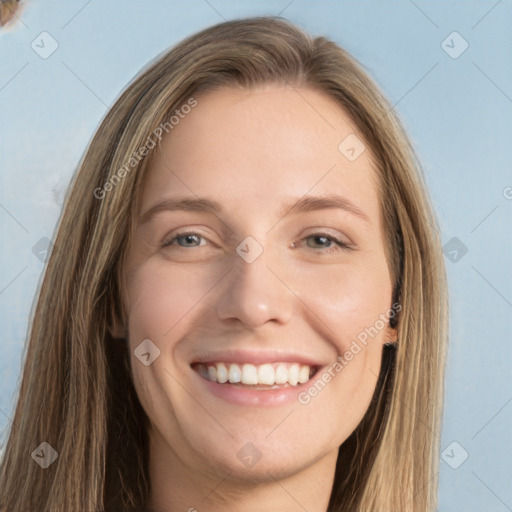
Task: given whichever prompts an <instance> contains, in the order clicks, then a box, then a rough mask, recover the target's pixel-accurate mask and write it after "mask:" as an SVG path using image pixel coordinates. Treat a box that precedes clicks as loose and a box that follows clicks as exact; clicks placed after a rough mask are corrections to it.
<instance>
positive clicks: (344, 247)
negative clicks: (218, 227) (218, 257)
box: [162, 231, 352, 254]
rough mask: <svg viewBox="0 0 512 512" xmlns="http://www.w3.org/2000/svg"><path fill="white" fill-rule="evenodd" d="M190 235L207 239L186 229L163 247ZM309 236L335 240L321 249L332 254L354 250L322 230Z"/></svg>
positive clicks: (306, 238)
mask: <svg viewBox="0 0 512 512" xmlns="http://www.w3.org/2000/svg"><path fill="white" fill-rule="evenodd" d="M189 235H194V236H197V237H199V238H203V239H205V240H207V239H206V238H205V237H204V236H202V235H199V234H198V233H194V232H193V231H185V232H183V233H177V234H176V235H174V237H173V238H171V239H170V240H168V241H166V242H164V243H163V244H162V247H169V246H171V245H172V244H173V243H174V242H176V240H177V239H178V238H182V237H185V236H189ZM309 238H326V239H327V240H329V241H331V242H334V243H335V244H336V246H334V247H327V248H325V249H323V250H322V251H321V252H323V253H327V254H332V253H333V252H337V251H339V250H352V248H351V247H350V246H349V245H348V244H346V243H345V242H342V241H341V240H340V239H339V238H336V237H335V236H332V235H328V234H327V233H321V232H320V233H313V234H311V235H309V236H307V237H305V238H303V239H302V241H304V240H308V239H309ZM180 247H181V246H180ZM191 247H193V246H191ZM196 247H198V246H196ZM181 248H182V249H187V247H181ZM320 249H322V248H320Z"/></svg>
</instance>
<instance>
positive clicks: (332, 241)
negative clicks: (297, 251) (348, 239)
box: [293, 233, 351, 254]
mask: <svg viewBox="0 0 512 512" xmlns="http://www.w3.org/2000/svg"><path fill="white" fill-rule="evenodd" d="M304 240H314V241H315V242H316V243H318V244H320V245H323V247H318V246H317V247H312V246H311V245H308V247H312V248H313V249H323V251H321V252H324V253H329V254H330V253H333V252H337V251H340V250H344V249H346V250H350V249H351V247H350V246H349V245H348V244H346V243H345V242H343V241H341V240H340V239H339V238H336V237H335V236H333V235H328V234H327V233H313V234H312V235H309V236H307V237H305V238H303V241H304ZM326 243H329V245H328V246H326V245H325V244H326ZM293 246H294V247H295V244H293Z"/></svg>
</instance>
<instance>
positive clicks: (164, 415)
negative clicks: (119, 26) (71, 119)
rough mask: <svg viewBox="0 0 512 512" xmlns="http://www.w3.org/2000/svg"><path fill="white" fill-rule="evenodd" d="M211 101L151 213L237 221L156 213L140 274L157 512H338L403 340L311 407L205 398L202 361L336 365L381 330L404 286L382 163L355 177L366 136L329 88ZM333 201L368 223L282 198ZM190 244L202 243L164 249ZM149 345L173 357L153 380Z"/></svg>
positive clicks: (177, 138) (167, 160) (162, 151)
mask: <svg viewBox="0 0 512 512" xmlns="http://www.w3.org/2000/svg"><path fill="white" fill-rule="evenodd" d="M197 99H198V105H197V106H196V107H195V108H194V109H193V110H192V111H191V112H190V113H189V114H188V115H187V116H186V117H185V118H184V119H182V120H181V121H180V123H179V124H178V125H177V126H175V127H174V129H173V131H172V132H170V134H169V135H167V136H166V137H164V138H163V140H162V142H161V143H160V144H159V146H158V147H157V148H156V149H155V150H154V151H155V154H154V155H153V156H154V160H153V162H152V164H151V168H150V170H149V172H148V174H147V175H146V178H145V184H144V189H143V196H142V206H141V212H142V213H144V212H146V211H147V210H148V209H149V208H151V207H152V206H153V205H155V204H156V203H158V202H160V201H161V200H163V199H168V198H173V197H177V196H182V195H186V196H189V197H190V196H192V197H194V196H199V197H208V198H210V199H215V200H218V201H219V202H220V203H221V204H222V206H223V208H224V211H223V212H220V213H217V214H214V213H210V212H183V211H164V212H160V213H158V214H156V215H155V216H154V217H152V219H151V220H149V221H148V222H146V223H142V224H139V225H138V227H137V229H136V232H135V236H134V238H133V239H132V241H131V244H130V246H129V248H128V252H127V258H126V260H125V267H124V268H125V275H126V289H125V290H124V292H125V307H126V311H127V312H128V324H129V325H128V326H127V331H128V338H129V343H130V349H131V353H132V360H131V364H132V373H133V379H134V383H135V387H136V390H137V394H138V396H139V399H140V402H141V404H142V406H143V407H144V409H145V411H146V413H147V415H148V417H149V418H150V422H151V427H150V432H149V436H150V475H151V485H152V493H151V501H150V505H151V508H152V510H155V511H162V512H179V511H187V510H190V511H193V510H194V509H195V510H197V511H199V512H202V511H208V512H216V511H219V512H220V511H223V512H234V511H244V512H255V511H261V510H280V511H283V512H287V511H290V512H291V511H294V512H295V511H296V510H298V509H301V508H300V507H302V508H304V509H306V510H308V511H309V512H320V511H322V512H325V510H326V508H327V504H328V501H329V497H330V493H331V489H332V484H333V480H334V469H335V464H336V459H337V454H338V447H339V446H340V445H341V444H342V443H343V441H344V440H345V439H346V438H347V437H348V436H349V435H350V433H351V432H353V430H354V429H355V428H356V426H357V425H358V423H359V422H360V420H361V419H362V417H363V416H364V413H365V412H366V410H367V408H368V405H369V403H370V399H371V397H372V394H373V392H374V389H375V385H376V381H377V375H378V373H379V368H380V362H381V355H382V345H383V343H385V342H387V341H393V340H395V339H396V333H394V332H393V331H391V329H390V328H389V327H388V326H386V327H385V328H382V329H381V330H380V331H379V333H378V335H377V336H375V337H373V338H371V337H369V338H368V343H367V345H366V346H364V345H362V344H360V345H361V350H360V352H359V353H358V354H357V355H354V357H353V359H352V360H351V361H349V362H348V363H347V364H346V365H345V366H344V368H343V369H342V370H341V371H339V372H337V373H336V374H335V377H334V378H332V380H331V381H330V382H329V383H328V384H327V385H326V386H325V387H324V388H323V390H322V391H321V392H320V393H318V394H317V396H315V397H313V398H311V400H310V402H309V403H308V404H306V405H304V404H301V403H299V402H298V401H296V400H293V402H291V403H289V404H285V405H282V406H277V407H264V406H241V405H235V404H233V403H230V402H228V401H225V400H223V399H221V398H219V397H217V396H214V395H212V394H211V393H209V392H207V391H205V387H204V385H203V382H202V380H201V379H200V378H199V377H198V376H197V374H196V373H195V372H194V371H193V370H192V369H191V367H190V361H191V360H192V359H193V358H194V357H195V356H197V355H199V354H203V353H204V352H206V351H210V350H212V349H213V350H221V349H232V348H241V349H254V350H258V349H262V350H264V349H278V350H288V351H293V352H295V353H299V354H305V355H311V356H312V357H314V358H315V359H316V360H318V361H321V362H322V363H323V364H325V365H330V364H332V363H333V362H334V361H335V360H336V358H337V357H338V356H342V355H343V354H344V353H346V351H347V350H348V349H349V348H350V346H351V344H352V343H353V341H354V340H355V339H356V337H357V335H358V334H360V333H361V332H362V331H364V330H365V328H368V327H370V326H373V325H375V323H376V321H377V320H378V319H379V315H382V314H384V313H385V312H386V311H387V310H388V309H389V307H390V306H391V302H392V284H391V279H390V274H389V269H388V264H387V261H386V256H385V252H384V243H385V240H384V234H383V233H384V231H383V225H382V218H381V212H380V207H379V197H378V192H377V189H376V183H375V176H374V172H375V171H374V170H373V167H372V160H371V155H370V152H369V150H366V151H364V152H363V153H362V154H361V155H360V156H359V158H357V159H356V160H355V161H353V162H351V161H349V160H348V159H347V158H346V157H345V156H344V155H343V154H342V153H341V152H340V151H339V150H338V144H339V143H340V142H341V141H342V140H343V139H345V137H347V136H348V135H350V134H353V133H357V131H356V129H355V126H354V124H353V123H352V122H351V120H350V119H349V118H348V116H347V115H346V114H345V113H344V112H343V111H342V110H341V109H340V108H339V107H338V106H337V105H336V104H335V103H334V102H333V101H332V100H331V99H330V98H328V97H327V96H325V95H324V94H323V93H320V92H317V91H314V90H310V89H301V90H294V89H292V88H288V87H281V86H266V87H261V88H258V89H251V90H240V89H221V90H218V91H213V92H208V93H206V94H204V95H203V96H200V97H198V98H197ZM333 192H336V193H338V194H341V195H343V196H344V197H346V198H348V199H350V200H351V201H352V202H353V203H355V204H356V205H357V206H358V207H359V208H360V209H361V210H362V211H363V212H364V213H365V214H366V216H367V217H368V219H367V221H366V220H364V219H362V218H360V217H358V216H356V215H354V214H353V213H351V212H348V211H345V210H342V209H323V210H319V211H310V212H301V213H297V214H288V215H283V213H282V212H280V206H279V205H280V203H281V202H282V201H284V202H291V203H293V202H294V201H296V200H297V199H299V198H301V197H302V196H304V195H305V194H306V195H309V196H312V195H315V196H316V195H318V196H319V195H326V194H331V193H333ZM178 230H179V231H180V232H183V231H185V232H188V231H193V232H194V233H196V234H197V235H199V237H198V238H193V239H192V240H190V239H188V240H187V239H186V237H185V238H184V237H182V238H181V239H179V241H177V240H175V241H174V243H173V244H172V245H170V246H167V247H162V244H163V243H164V242H166V241H169V240H170V239H172V238H173V237H174V236H175V234H176V232H177V231H178ZM319 232H320V233H326V234H327V235H331V236H334V237H338V238H340V239H341V240H342V241H344V242H345V243H347V244H348V245H349V247H350V249H343V248H341V247H338V246H337V245H336V244H335V243H334V242H332V241H330V240H329V239H322V238H321V237H320V238H318V237H315V236H313V235H314V234H316V233H319ZM248 236H251V237H253V238H254V239H255V240H256V241H257V242H258V243H259V244H260V246H261V247H262V248H263V253H262V254H261V255H260V256H259V257H258V258H257V259H256V260H255V261H253V262H252V263H247V262H246V261H245V260H244V259H242V258H241V257H240V256H239V255H238V254H237V252H236V251H235V249H236V247H237V246H238V245H239V244H240V242H242V240H244V239H245V238H246V237H248ZM180 244H181V245H180ZM292 244H295V245H292ZM123 330H124V326H119V325H117V326H115V327H114V335H116V334H117V335H122V334H123ZM144 339H150V340H151V341H152V342H153V343H154V344H155V345H156V346H157V347H158V348H159V350H160V356H159V357H158V358H157V359H155V361H154V362H153V363H152V364H150V365H149V366H145V365H143V364H141V362H140V361H139V360H138V359H137V358H136V357H135V356H134V355H133V350H134V349H135V348H136V347H137V346H138V345H139V344H140V343H141V341H142V340H144ZM314 380H315V378H313V379H312V380H311V381H310V384H311V383H312V382H314ZM248 442H250V443H252V444H253V445H254V446H255V447H257V450H258V451H259V452H260V453H261V458H260V460H259V461H258V462H257V463H256V464H255V465H253V466H252V467H247V466H246V465H244V464H243V463H242V462H241V460H240V459H239V457H237V452H238V451H239V450H240V449H241V448H242V447H243V446H244V445H246V443H248ZM298 504H300V506H299V505H298Z"/></svg>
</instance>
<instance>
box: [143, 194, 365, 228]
mask: <svg viewBox="0 0 512 512" xmlns="http://www.w3.org/2000/svg"><path fill="white" fill-rule="evenodd" d="M332 209H340V210H344V211H346V212H348V213H351V214H353V215H354V216H356V217H359V218H360V219H362V220H364V221H365V222H367V223H370V218H369V217H368V215H367V214H366V213H365V212H364V211H363V210H361V208H359V206H357V205H356V204H355V203H353V202H352V201H350V199H347V198H346V197H343V196H340V195H336V194H330V195H325V196H303V197H301V198H299V199H296V200H295V201H292V202H290V203H281V205H280V210H279V213H278V216H279V217H284V216H285V215H289V214H294V213H302V212H311V211H317V210H332ZM163 211H186V212H203V213H214V214H221V213H222V212H223V211H224V209H223V207H222V205H221V203H219V202H218V201H215V200H213V199H208V198H206V197H176V198H172V199H166V200H164V201H161V202H159V203H157V204H155V205H154V206H152V207H151V208H149V209H148V210H147V211H146V212H144V213H143V214H142V215H141V216H140V218H139V224H145V223H147V222H148V221H149V220H151V219H152V218H153V217H154V216H155V215H156V214H157V213H160V212H163Z"/></svg>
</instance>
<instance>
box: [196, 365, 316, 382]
mask: <svg viewBox="0 0 512 512" xmlns="http://www.w3.org/2000/svg"><path fill="white" fill-rule="evenodd" d="M196 371H197V372H198V373H199V374H200V375H201V376H202V377H204V378H205V379H208V380H210V381H212V382H218V383H220V384H225V383H226V382H229V383H231V384H238V383H241V384H244V385H247V386H256V385H264V386H274V385H284V384H289V385H290V386H297V385H298V384H304V383H305V382H307V381H308V380H309V379H310V377H311V374H312V371H311V367H310V366H309V365H307V364H298V363H273V364H271V363H265V364H261V365H254V364H243V365H242V367H240V365H238V364H236V363H233V364H231V363H212V364H208V365H204V364H198V365H197V366H196Z"/></svg>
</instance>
